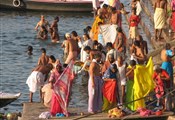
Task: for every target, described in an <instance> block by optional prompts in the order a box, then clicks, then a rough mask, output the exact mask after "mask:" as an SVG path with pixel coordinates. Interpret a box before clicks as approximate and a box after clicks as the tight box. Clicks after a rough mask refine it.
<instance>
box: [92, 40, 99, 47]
mask: <svg viewBox="0 0 175 120" xmlns="http://www.w3.org/2000/svg"><path fill="white" fill-rule="evenodd" d="M97 46H98V41H97V40H94V41H93V49H97Z"/></svg>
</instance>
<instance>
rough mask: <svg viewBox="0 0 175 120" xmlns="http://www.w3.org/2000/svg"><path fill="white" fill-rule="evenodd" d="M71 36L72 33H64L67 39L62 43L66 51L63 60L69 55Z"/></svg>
mask: <svg viewBox="0 0 175 120" xmlns="http://www.w3.org/2000/svg"><path fill="white" fill-rule="evenodd" d="M70 38H71V36H70V33H66V34H65V35H64V39H65V40H64V41H63V43H62V45H61V47H62V48H64V52H63V61H64V62H65V61H66V59H67V56H68V54H69V47H68V39H70Z"/></svg>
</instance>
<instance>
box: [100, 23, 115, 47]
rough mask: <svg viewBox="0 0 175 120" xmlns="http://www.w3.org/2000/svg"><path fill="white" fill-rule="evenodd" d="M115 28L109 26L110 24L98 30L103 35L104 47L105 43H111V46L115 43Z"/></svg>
mask: <svg viewBox="0 0 175 120" xmlns="http://www.w3.org/2000/svg"><path fill="white" fill-rule="evenodd" d="M116 28H117V25H110V24H105V25H101V26H100V30H101V33H102V35H103V40H104V42H105V45H106V43H107V42H112V44H113V43H114V42H115V40H116V36H117V31H116Z"/></svg>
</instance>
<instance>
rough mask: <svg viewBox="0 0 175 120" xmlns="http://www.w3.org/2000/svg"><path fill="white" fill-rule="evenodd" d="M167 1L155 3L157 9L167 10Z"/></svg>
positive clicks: (162, 0) (161, 0)
mask: <svg viewBox="0 0 175 120" xmlns="http://www.w3.org/2000/svg"><path fill="white" fill-rule="evenodd" d="M166 3H167V2H166V0H157V1H156V3H155V8H163V9H164V8H166Z"/></svg>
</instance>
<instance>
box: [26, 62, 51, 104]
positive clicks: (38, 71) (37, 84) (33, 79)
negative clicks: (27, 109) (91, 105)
mask: <svg viewBox="0 0 175 120" xmlns="http://www.w3.org/2000/svg"><path fill="white" fill-rule="evenodd" d="M52 68H53V66H52V65H51V64H48V65H46V66H43V65H39V66H37V67H36V68H34V69H33V71H32V73H31V74H30V76H29V77H28V79H27V81H26V84H27V85H28V87H29V91H30V96H29V102H33V93H35V92H36V90H37V89H38V88H40V99H42V94H41V89H42V87H43V85H44V82H45V81H46V80H47V77H46V76H47V75H48V74H49V72H50V70H51V69H52Z"/></svg>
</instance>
